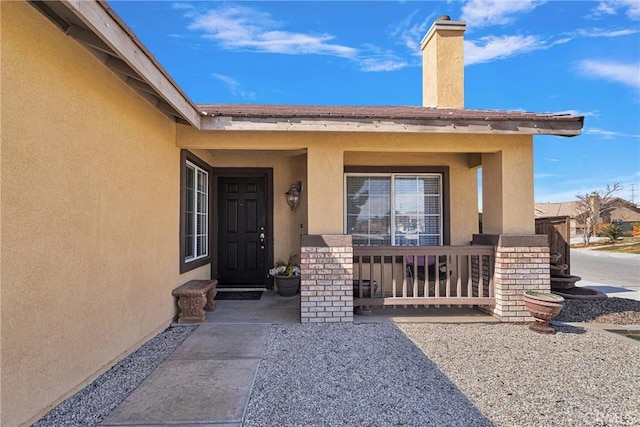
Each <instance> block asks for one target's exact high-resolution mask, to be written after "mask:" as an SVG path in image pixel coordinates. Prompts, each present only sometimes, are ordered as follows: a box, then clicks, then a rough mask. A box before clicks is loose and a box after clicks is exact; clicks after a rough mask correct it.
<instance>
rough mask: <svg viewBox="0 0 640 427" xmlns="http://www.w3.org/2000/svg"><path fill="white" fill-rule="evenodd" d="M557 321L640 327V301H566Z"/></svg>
mask: <svg viewBox="0 0 640 427" xmlns="http://www.w3.org/2000/svg"><path fill="white" fill-rule="evenodd" d="M555 320H558V321H563V322H593V323H609V324H615V325H640V301H635V300H632V299H627V298H611V297H610V298H606V299H601V300H578V299H565V302H564V307H562V311H560V314H559V315H558V317H556V319H555Z"/></svg>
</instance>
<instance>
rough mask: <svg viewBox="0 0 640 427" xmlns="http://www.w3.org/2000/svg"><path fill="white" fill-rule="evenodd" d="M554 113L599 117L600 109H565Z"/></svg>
mask: <svg viewBox="0 0 640 427" xmlns="http://www.w3.org/2000/svg"><path fill="white" fill-rule="evenodd" d="M554 114H570V115H572V116H584V117H599V115H600V111H598V110H594V111H579V110H564V111H557V112H555V113H554Z"/></svg>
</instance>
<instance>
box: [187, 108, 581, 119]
mask: <svg viewBox="0 0 640 427" xmlns="http://www.w3.org/2000/svg"><path fill="white" fill-rule="evenodd" d="M197 107H198V109H199V110H200V111H201V112H202V113H204V114H205V115H209V116H228V117H246V118H250V117H256V118H257V117H265V118H266V117H306V118H347V119H408V120H412V119H432V120H437V119H441V120H464V119H468V120H494V121H498V120H526V121H555V122H580V123H582V121H583V120H584V117H583V116H576V115H571V114H554V113H527V112H521V111H501V110H471V109H446V108H428V107H415V106H325V105H267V104H200V105H198V106H197Z"/></svg>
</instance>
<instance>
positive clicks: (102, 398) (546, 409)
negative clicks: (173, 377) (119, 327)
mask: <svg viewBox="0 0 640 427" xmlns="http://www.w3.org/2000/svg"><path fill="white" fill-rule="evenodd" d="M557 320H561V321H564V322H593V323H613V324H620V325H633V324H640V302H639V301H633V300H629V299H624V298H608V299H606V300H566V302H565V307H564V308H563V310H562V312H561V313H560V316H558V319H557ZM194 329H195V326H194V327H177V328H176V327H173V328H168V329H167V330H165V331H163V332H161V333H160V334H158V335H157V336H156V337H154V338H153V339H152V340H150V341H148V342H147V343H145V344H144V345H143V346H142V347H141V348H140V349H138V350H137V351H135V352H134V353H132V354H131V355H129V356H128V357H126V358H125V359H123V360H122V361H120V362H119V363H117V364H116V365H115V366H114V367H113V368H111V369H110V370H109V371H107V372H105V373H104V374H103V375H101V376H100V377H98V378H97V379H96V380H95V381H94V382H93V383H91V384H89V385H87V386H86V387H85V388H83V389H82V390H81V391H79V392H78V393H77V394H75V395H74V396H72V397H70V398H69V399H67V400H65V401H64V402H62V403H61V404H60V405H59V406H57V407H56V408H54V409H53V410H52V411H50V412H49V413H48V414H47V415H46V416H45V417H43V418H42V419H41V420H40V421H38V422H37V423H36V424H35V426H38V427H44V426H95V425H98V424H99V423H100V422H101V421H102V420H103V419H104V418H106V417H107V416H108V415H109V414H110V413H111V412H112V411H113V410H114V409H115V408H116V407H117V406H118V405H119V404H120V403H121V402H122V401H123V400H124V399H125V398H126V397H127V396H128V395H129V394H130V393H131V392H132V391H133V390H134V389H135V388H136V387H137V386H138V385H139V384H140V383H141V382H142V381H143V380H144V379H145V378H146V377H147V376H148V375H149V374H151V372H153V371H154V370H155V369H156V368H157V367H158V366H159V365H160V363H161V362H162V361H163V360H164V359H166V358H167V357H168V356H169V355H170V354H171V353H172V352H173V351H174V350H175V349H176V348H177V347H178V346H179V345H180V344H181V343H182V342H183V341H184V340H185V339H186V338H187V337H188V336H189V335H190V334H191V332H192V331H193V330H194ZM638 402H640V346H638V345H633V344H627V343H625V342H622V341H620V340H617V339H614V338H612V337H610V336H607V335H605V334H603V333H598V332H591V331H587V330H585V329H583V328H580V327H574V326H560V327H558V334H556V335H553V336H545V335H539V334H536V333H534V332H532V331H530V330H529V329H528V328H527V327H526V326H525V325H514V324H493V325H486V324H465V325H451V324H401V325H398V326H395V325H393V324H352V325H300V324H296V325H281V326H273V327H272V329H271V332H270V335H269V339H268V341H267V346H266V349H265V351H264V353H263V355H262V360H261V362H260V367H259V369H258V372H257V374H256V382H255V385H254V388H253V391H252V394H251V398H250V400H249V403H248V407H247V412H246V417H245V425H246V426H247V427H249V426H352V425H358V426H402V425H406V426H491V425H495V426H509V427H511V426H529V425H536V426H578V425H579V426H637V425H640V405H639V404H638Z"/></svg>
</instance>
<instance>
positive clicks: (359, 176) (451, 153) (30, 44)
mask: <svg viewBox="0 0 640 427" xmlns="http://www.w3.org/2000/svg"><path fill="white" fill-rule="evenodd" d="M0 7H1V9H0V12H1V28H2V68H1V77H2V81H1V83H2V100H1V101H2V128H1V132H2V134H1V135H2V152H1V162H2V163H1V173H2V184H1V185H2V187H1V192H0V195H1V199H0V203H1V213H2V217H1V244H2V248H1V249H2V260H1V269H0V272H1V287H2V289H1V290H2V300H1V309H2V313H1V316H2V317H1V322H2V323H1V372H2V374H1V375H2V378H1V379H2V382H1V387H2V389H1V391H0V396H1V401H0V404H1V412H2V418H1V420H0V424H2V425H7V426H13V425H21V424H27V423H30V422H32V421H35V420H36V419H38V418H39V417H40V416H42V415H43V414H44V413H45V412H46V411H47V410H48V409H49V408H51V407H52V406H53V405H55V404H56V403H58V402H60V401H61V400H62V399H63V398H65V397H67V396H69V395H70V394H72V393H74V392H75V391H77V390H78V389H79V388H80V387H81V386H83V385H84V384H86V383H88V382H90V381H91V380H92V379H93V378H95V377H96V376H97V375H99V374H100V373H102V372H103V371H104V370H106V369H107V368H108V367H110V366H111V365H113V364H114V363H115V362H116V361H117V360H119V359H120V358H122V357H123V356H124V355H126V354H127V353H129V352H131V351H132V350H134V349H135V348H137V346H139V345H140V344H141V343H142V342H144V341H145V340H147V339H148V338H150V337H151V336H153V335H155V334H156V333H157V332H158V331H160V330H162V329H164V328H166V327H167V325H169V324H170V323H171V321H172V320H173V319H174V318H175V315H176V304H175V300H174V298H173V297H172V296H171V291H172V289H174V288H175V287H177V286H179V285H181V284H182V283H185V282H187V281H188V280H191V279H205V278H211V277H215V278H219V280H220V282H221V284H227V285H235V286H243V285H244V286H247V285H248V286H252V287H253V286H261V287H262V286H267V287H271V286H272V283H271V281H270V280H269V278H268V277H267V271H268V268H269V267H271V265H272V263H273V261H274V260H275V259H278V258H283V259H284V258H287V257H288V256H289V254H292V253H296V254H300V255H301V258H302V269H303V282H302V296H301V301H302V302H301V320H302V321H303V322H307V321H351V320H352V316H353V314H352V304H353V302H352V289H351V288H352V283H351V279H352V278H353V277H354V275H355V274H356V273H358V274H360V273H361V271H360V270H358V271H357V272H356V271H354V270H355V268H354V265H353V264H352V262H353V259H352V257H351V254H352V253H355V254H358V253H361V254H362V253H364V252H362V251H366V250H369V249H370V246H366V245H383V246H382V249H381V250H386V251H390V250H391V249H393V248H397V247H398V245H400V244H409V243H407V242H412V243H411V244H419V245H425V244H426V245H442V246H440V248H441V250H442V251H443V252H444V253H445V254H446V255H447V256H454V257H458V258H456V260H458V261H457V265H458V266H461V265H462V262H459V260H460V259H461V258H459V255H457V254H458V253H459V252H460V251H463V252H464V251H467V252H469V253H472V252H473V251H476V247H475V246H470V242H472V241H473V242H474V243H483V244H485V246H482V245H480V246H478V249H477V250H483V251H485V252H486V249H487V248H489V251H490V253H491V266H490V267H491V269H490V270H489V271H490V280H491V291H490V295H485V297H484V299H482V300H474V295H471V294H467V295H466V297H465V298H466V299H464V300H463V299H460V300H459V301H460V302H464V303H466V304H473V303H476V304H477V303H478V301H481V302H482V303H483V304H484V305H487V306H489V308H488V309H489V310H492V311H493V313H494V314H495V315H496V316H498V317H500V318H501V319H503V320H505V321H513V320H524V319H527V317H526V316H527V314H526V312H525V311H524V309H523V307H522V302H521V301H520V299H519V297H518V295H519V294H520V293H521V292H522V291H523V289H527V288H536V289H548V286H549V282H548V248H546V243H545V242H544V240H541V239H540V238H539V237H540V236H535V235H534V215H533V212H534V209H533V135H561V136H573V135H578V134H580V132H581V129H582V125H583V117H581V116H572V115H553V114H535V113H523V112H505V111H480V110H466V109H464V105H463V93H464V90H463V40H462V34H463V32H464V29H465V24H464V23H461V22H454V21H438V22H436V23H435V24H434V26H433V27H432V29H431V30H430V32H429V35H428V36H427V37H426V38H425V40H424V42H423V50H424V82H423V88H424V105H425V107H426V108H425V107H330V106H318V107H312V106H265V105H194V104H193V103H192V102H191V101H190V100H189V99H188V97H187V96H186V95H185V94H184V93H183V91H182V90H181V89H180V87H178V85H177V84H176V83H175V82H173V80H172V79H171V78H170V77H169V76H168V75H167V73H166V72H165V71H164V70H163V69H162V68H161V67H160V65H159V64H158V63H157V62H156V61H155V60H154V58H153V56H152V55H151V54H150V53H149V52H148V51H147V50H146V49H145V47H144V46H143V45H142V44H141V43H140V41H139V40H137V39H136V38H135V36H134V35H133V33H132V32H131V31H130V30H129V29H128V28H127V27H126V25H125V24H124V23H123V22H122V21H121V20H120V19H119V18H118V16H116V15H115V13H114V12H113V11H112V10H111V9H110V8H109V6H108V4H106V3H104V2H94V1H76V2H70V1H50V2H33V3H27V2H25V1H16V2H1V6H0ZM418 85H419V83H418V82H416V90H419V89H418V87H417V86H418ZM380 101H381V102H384V100H380ZM478 168H482V186H483V187H482V198H483V200H482V201H483V203H482V204H483V208H484V212H483V214H484V215H483V233H484V234H481V235H478V234H477V233H478V220H477V218H478V217H477V215H478V214H477V206H478V185H477V184H478V183H477V169H478ZM298 181H300V182H302V193H301V201H300V205H299V207H298V208H297V209H296V210H291V209H290V208H289V207H288V206H287V204H286V203H285V199H284V196H283V193H284V192H285V191H286V190H287V189H289V187H290V186H291V184H292V183H296V182H298ZM351 239H353V242H352V240H351ZM486 245H489V246H486ZM389 248H391V249H389ZM418 248H420V247H418ZM460 248H461V249H460ZM400 249H402V248H400ZM425 250H427V249H425ZM455 251H458V252H455ZM473 253H479V252H473ZM494 254H495V265H494V262H493V259H494V258H493V256H494ZM382 258H383V259H386V258H385V257H382ZM371 259H375V258H374V257H372V258H371ZM404 259H405V260H407V259H408V258H404ZM423 259H424V258H423ZM516 261H517V264H512V263H515V262H516ZM532 263H535V265H536V266H537V267H538V268H531V264H532ZM494 270H495V272H496V274H495V277H494V276H493V271H494ZM476 272H477V271H476ZM465 275H466V276H469V277H470V276H471V272H470V271H467V272H466V273H460V272H459V271H458V272H453V273H451V277H453V278H457V279H459V278H461V277H462V276H465ZM479 275H480V276H483V275H487V270H485V271H484V272H481V273H480V274H479ZM466 276H465V277H466ZM358 277H360V276H358ZM476 279H477V277H476V276H474V280H476ZM403 280H404V279H403ZM452 280H453V279H452ZM474 284H477V283H476V282H474ZM321 289H324V290H321ZM384 303H388V301H386V302H384Z"/></svg>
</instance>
